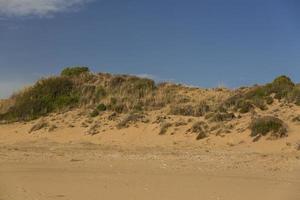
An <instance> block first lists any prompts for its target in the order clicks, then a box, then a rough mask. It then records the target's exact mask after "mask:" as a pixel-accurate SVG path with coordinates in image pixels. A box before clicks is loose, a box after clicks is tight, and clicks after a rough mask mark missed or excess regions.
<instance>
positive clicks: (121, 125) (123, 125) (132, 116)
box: [117, 113, 144, 129]
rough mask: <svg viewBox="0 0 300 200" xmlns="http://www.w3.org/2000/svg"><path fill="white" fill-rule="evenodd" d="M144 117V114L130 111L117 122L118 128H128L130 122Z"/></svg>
mask: <svg viewBox="0 0 300 200" xmlns="http://www.w3.org/2000/svg"><path fill="white" fill-rule="evenodd" d="M143 118H144V116H143V115H141V114H136V113H130V114H128V115H127V116H126V117H125V118H124V119H123V120H121V121H120V122H119V123H118V124H117V128H118V129H121V128H126V127H128V125H129V123H132V122H137V121H138V120H141V119H143Z"/></svg>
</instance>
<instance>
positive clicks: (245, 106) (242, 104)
mask: <svg viewBox="0 0 300 200" xmlns="http://www.w3.org/2000/svg"><path fill="white" fill-rule="evenodd" d="M236 107H237V108H238V109H239V111H240V113H247V112H249V111H250V110H252V109H253V105H252V104H251V103H250V101H246V100H240V101H239V103H238V104H237V106H236Z"/></svg>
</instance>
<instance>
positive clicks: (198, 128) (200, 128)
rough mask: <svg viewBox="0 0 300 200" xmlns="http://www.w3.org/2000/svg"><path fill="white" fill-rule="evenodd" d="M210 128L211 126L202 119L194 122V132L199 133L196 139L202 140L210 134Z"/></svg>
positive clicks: (192, 129)
mask: <svg viewBox="0 0 300 200" xmlns="http://www.w3.org/2000/svg"><path fill="white" fill-rule="evenodd" d="M208 128H209V127H208V125H207V124H206V123H205V122H202V121H200V122H196V123H194V124H193V126H192V128H191V131H192V133H196V134H197V137H196V140H201V139H204V138H206V137H207V136H208V134H207V132H208Z"/></svg>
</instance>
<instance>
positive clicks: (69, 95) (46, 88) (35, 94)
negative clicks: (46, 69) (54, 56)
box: [0, 77, 79, 120]
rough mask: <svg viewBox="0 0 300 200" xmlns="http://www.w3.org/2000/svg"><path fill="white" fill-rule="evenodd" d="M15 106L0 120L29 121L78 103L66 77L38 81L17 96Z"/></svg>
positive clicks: (71, 83)
mask: <svg viewBox="0 0 300 200" xmlns="http://www.w3.org/2000/svg"><path fill="white" fill-rule="evenodd" d="M14 98H15V104H14V105H13V106H12V107H11V108H10V109H9V111H8V112H7V113H5V114H2V115H1V116H0V118H2V119H6V120H31V119H35V118H37V117H39V116H42V115H45V114H48V113H50V112H53V111H56V110H60V109H62V108H65V107H72V106H75V105H76V104H77V103H78V101H79V95H78V93H77V92H76V89H75V87H74V84H73V81H72V80H71V79H69V78H67V77H51V78H47V79H42V80H40V81H38V82H37V83H36V84H35V85H34V86H32V87H31V88H28V89H26V90H25V91H23V92H21V93H19V94H17V95H16V96H15V97H14Z"/></svg>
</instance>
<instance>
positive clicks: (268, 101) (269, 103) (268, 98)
mask: <svg viewBox="0 0 300 200" xmlns="http://www.w3.org/2000/svg"><path fill="white" fill-rule="evenodd" d="M273 102H274V99H273V98H272V97H270V96H269V97H266V103H267V104H268V105H271V104H272V103H273Z"/></svg>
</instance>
